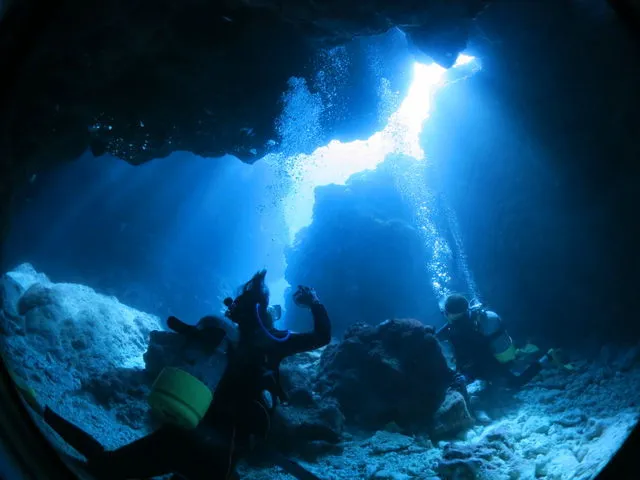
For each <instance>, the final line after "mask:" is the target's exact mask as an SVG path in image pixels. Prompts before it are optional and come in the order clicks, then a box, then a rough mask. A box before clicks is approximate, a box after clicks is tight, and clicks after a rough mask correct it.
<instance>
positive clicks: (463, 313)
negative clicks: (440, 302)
mask: <svg viewBox="0 0 640 480" xmlns="http://www.w3.org/2000/svg"><path fill="white" fill-rule="evenodd" d="M443 313H444V316H445V317H446V318H447V321H448V322H449V323H455V322H457V321H458V320H461V319H463V318H468V317H469V301H468V300H467V299H466V298H465V297H464V296H463V295H460V294H459V293H453V294H451V295H449V296H448V297H447V299H446V300H445V301H444V312H443Z"/></svg>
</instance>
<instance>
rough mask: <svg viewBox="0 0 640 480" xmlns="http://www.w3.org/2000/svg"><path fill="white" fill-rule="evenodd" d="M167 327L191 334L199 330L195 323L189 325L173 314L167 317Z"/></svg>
mask: <svg viewBox="0 0 640 480" xmlns="http://www.w3.org/2000/svg"><path fill="white" fill-rule="evenodd" d="M167 327H169V328H170V329H171V330H173V331H174V332H176V333H180V334H190V333H196V332H197V331H198V328H197V327H196V326H195V325H189V324H188V323H185V322H183V321H182V320H180V319H179V318H177V317H174V316H173V315H172V316H170V317H169V318H167Z"/></svg>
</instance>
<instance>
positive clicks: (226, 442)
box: [44, 303, 331, 480]
mask: <svg viewBox="0 0 640 480" xmlns="http://www.w3.org/2000/svg"><path fill="white" fill-rule="evenodd" d="M311 312H312V314H313V320H314V330H313V331H312V332H309V333H291V334H290V335H289V336H288V338H286V332H281V331H277V330H271V333H272V335H274V336H275V337H279V338H280V339H281V340H282V341H275V340H272V341H271V342H268V343H265V344H263V345H260V346H258V347H256V346H255V345H252V344H250V343H249V341H246V342H243V339H242V338H241V340H240V343H239V345H238V348H237V349H235V350H234V352H233V353H232V354H231V356H230V359H229V362H228V365H227V368H226V370H225V372H224V374H223V375H222V378H221V379H220V382H219V384H218V386H217V387H216V390H215V392H214V398H213V401H212V403H211V406H210V407H209V410H208V411H207V413H206V415H205V418H204V419H203V420H202V422H201V423H200V425H198V427H196V428H195V429H191V430H186V429H183V428H179V427H175V426H171V425H166V426H163V427H161V428H159V429H158V430H156V431H155V432H153V433H151V434H149V435H147V436H145V437H142V438H140V439H139V440H136V441H134V442H132V443H130V444H128V445H125V446H123V447H120V448H118V449H116V450H113V451H106V450H104V448H103V447H102V445H100V444H99V443H98V441H97V440H95V439H94V438H92V437H91V436H90V435H89V434H87V433H86V432H84V431H83V430H81V429H80V428H79V427H77V426H75V425H73V424H72V423H70V422H69V421H67V420H65V419H64V418H62V417H60V416H59V415H57V414H56V413H55V412H53V411H52V410H51V409H49V408H47V409H46V410H45V415H44V418H45V420H46V421H47V423H48V424H49V425H51V426H52V427H53V429H54V430H56V431H57V432H58V433H59V434H60V435H61V436H62V437H63V438H64V439H65V440H66V441H67V442H68V443H69V444H70V445H71V446H72V447H74V448H75V449H76V450H78V451H79V452H80V453H82V454H83V455H84V456H86V457H87V460H88V462H87V465H88V468H89V470H90V471H91V473H92V474H93V475H95V476H96V477H97V478H100V479H105V480H107V479H108V480H120V479H123V480H124V479H130V478H148V477H153V476H158V475H164V474H168V473H176V474H180V475H181V476H182V477H184V478H186V479H188V480H200V479H202V480H205V479H206V480H218V479H219V480H226V479H230V478H236V477H235V465H236V462H237V460H238V458H239V456H241V455H242V454H243V453H244V452H246V451H248V449H249V448H250V443H251V439H252V436H261V437H264V436H265V435H266V434H267V432H268V430H269V426H270V421H271V413H272V412H273V409H274V408H275V403H276V402H275V401H274V402H273V405H272V406H271V405H269V404H267V403H265V402H264V400H263V398H264V397H263V392H264V391H265V390H266V391H268V392H269V393H270V394H271V396H272V397H273V398H274V399H275V398H276V397H279V396H280V392H279V382H278V377H277V375H278V367H279V365H280V362H281V361H282V360H283V359H285V358H286V357H288V356H291V355H294V354H296V353H301V352H305V351H310V350H315V349H317V348H320V347H322V346H324V345H327V344H328V343H329V342H330V340H331V324H330V321H329V317H328V315H327V311H326V309H325V308H324V306H322V305H321V304H319V303H317V304H314V305H312V306H311ZM245 340H246V339H245ZM263 343H264V342H263ZM245 349H246V351H245Z"/></svg>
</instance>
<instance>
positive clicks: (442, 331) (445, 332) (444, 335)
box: [436, 323, 451, 342]
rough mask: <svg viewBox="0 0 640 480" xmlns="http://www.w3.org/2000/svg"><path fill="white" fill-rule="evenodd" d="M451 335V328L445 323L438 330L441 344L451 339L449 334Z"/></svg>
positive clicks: (437, 335) (437, 333) (437, 336)
mask: <svg viewBox="0 0 640 480" xmlns="http://www.w3.org/2000/svg"><path fill="white" fill-rule="evenodd" d="M450 333H451V328H450V325H449V324H448V323H445V324H444V325H443V326H442V327H440V328H439V329H438V330H436V338H437V339H438V340H440V341H441V342H444V341H446V340H448V339H449V334H450Z"/></svg>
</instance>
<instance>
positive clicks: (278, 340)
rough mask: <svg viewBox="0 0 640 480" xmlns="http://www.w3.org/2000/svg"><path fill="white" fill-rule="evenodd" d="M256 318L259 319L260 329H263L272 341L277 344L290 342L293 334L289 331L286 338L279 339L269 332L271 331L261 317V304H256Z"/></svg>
mask: <svg viewBox="0 0 640 480" xmlns="http://www.w3.org/2000/svg"><path fill="white" fill-rule="evenodd" d="M256 318H257V319H258V325H260V328H261V329H262V331H263V332H264V333H265V335H267V337H269V338H270V339H271V340H273V341H275V342H286V341H287V340H289V337H290V336H291V332H290V331H289V330H286V334H285V336H284V337H282V338H278V337H276V336H274V335H273V334H272V333H271V332H270V331H269V329H268V328H267V327H265V325H264V322H263V321H262V317H260V304H259V303H256Z"/></svg>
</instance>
